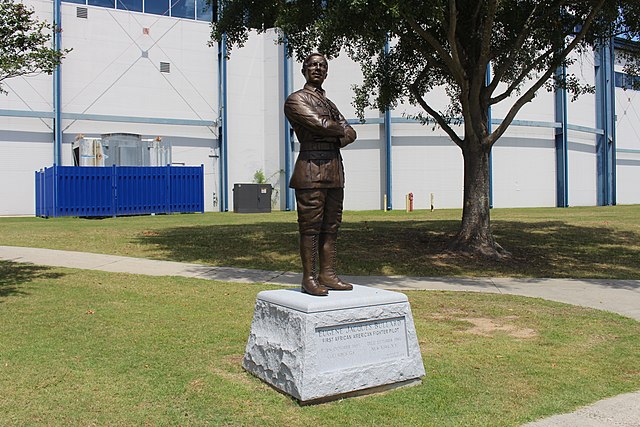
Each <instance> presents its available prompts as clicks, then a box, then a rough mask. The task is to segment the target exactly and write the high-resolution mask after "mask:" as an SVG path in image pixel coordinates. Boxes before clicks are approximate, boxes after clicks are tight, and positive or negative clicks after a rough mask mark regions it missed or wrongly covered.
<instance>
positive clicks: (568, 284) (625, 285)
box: [0, 246, 640, 427]
mask: <svg viewBox="0 0 640 427" xmlns="http://www.w3.org/2000/svg"><path fill="white" fill-rule="evenodd" d="M0 260H8V261H14V262H22V263H32V264H38V265H47V266H55V267H69V268H80V269H89V270H100V271H108V272H122V273H134V274H145V275H150V276H183V277H194V278H200V279H209V280H222V281H227V282H242V283H257V282H259V283H270V284H277V285H284V286H298V284H299V283H300V280H301V276H300V274H299V273H291V272H286V271H283V272H272V271H265V270H249V269H241V268H230V267H212V266H207V265H201V264H189V263H180V262H173V261H157V260H149V259H142V258H130V257H122V256H116V255H102V254H91V253H86V252H70V251H59V250H51V249H37V248H23V247H15V246H0ZM343 278H344V279H345V280H347V281H351V282H353V283H357V284H360V285H367V286H372V287H377V288H385V289H395V290H419V289H422V290H450V291H472V292H491V293H497V294H510V295H523V296H527V297H536V298H544V299H547V300H552V301H559V302H564V303H567V304H573V305H580V306H584V307H591V308H596V309H600V310H607V311H611V312H615V313H619V314H622V315H624V316H628V317H631V318H633V319H636V320H640V280H575V279H505V278H423V277H404V276H391V277H383V276H343ZM555 426H558V427H574V426H575V427H640V391H639V392H635V393H628V394H624V395H620V396H616V397H613V398H610V399H605V400H602V401H600V402H597V403H595V404H593V405H591V406H588V407H585V408H582V409H580V410H578V411H576V412H573V413H571V414H564V415H557V416H553V417H551V418H547V419H544V420H542V421H536V422H533V423H529V424H527V425H526V427H555Z"/></svg>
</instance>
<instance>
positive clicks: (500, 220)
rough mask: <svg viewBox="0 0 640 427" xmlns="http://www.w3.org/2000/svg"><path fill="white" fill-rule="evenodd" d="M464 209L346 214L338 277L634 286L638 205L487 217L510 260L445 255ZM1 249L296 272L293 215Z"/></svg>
mask: <svg viewBox="0 0 640 427" xmlns="http://www.w3.org/2000/svg"><path fill="white" fill-rule="evenodd" d="M460 217H461V211H460V210H436V211H434V212H429V211H416V212H412V213H406V212H403V211H391V212H386V213H385V212H381V211H367V212H350V211H349V212H345V215H344V222H343V227H342V229H341V236H340V240H339V253H340V268H339V270H340V272H341V273H343V274H353V275H409V276H510V277H574V278H618V279H638V278H640V205H634V206H613V207H584V208H581V207H580V208H568V209H557V208H535V209H493V210H492V224H493V231H494V234H495V236H496V239H497V240H498V242H499V243H500V244H502V246H503V247H505V248H506V249H507V250H509V251H510V252H511V253H512V254H513V257H512V258H511V259H510V260H508V261H504V262H488V261H486V260H481V259H475V258H470V257H460V256H456V255H452V254H449V253H446V251H445V249H446V246H447V242H448V240H449V239H450V238H451V236H453V235H454V234H455V232H456V231H457V229H458V227H459V224H460ZM0 230H2V232H1V233H0V245H16V246H34V247H45V248H55V249H69V250H77V251H89V252H97V253H108V254H116V255H127V256H136V257H145V258H155V259H167V260H175V261H185V262H196V263H205V264H211V265H222V266H236V267H247V268H261V269H267V270H276V271H277V270H280V271H285V270H287V271H299V269H300V267H299V264H300V262H299V259H298V246H297V245H298V243H297V241H298V236H297V224H296V213H295V212H273V213H270V214H234V213H208V214H204V215H201V214H192V215H157V216H141V217H125V218H107V219H101V220H96V219H82V218H56V219H41V218H0Z"/></svg>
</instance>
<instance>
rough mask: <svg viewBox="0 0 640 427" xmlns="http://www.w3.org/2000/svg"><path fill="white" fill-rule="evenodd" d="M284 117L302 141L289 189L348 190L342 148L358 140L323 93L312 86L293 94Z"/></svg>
mask: <svg viewBox="0 0 640 427" xmlns="http://www.w3.org/2000/svg"><path fill="white" fill-rule="evenodd" d="M284 113H285V115H286V116H287V118H288V119H289V122H290V123H291V126H292V127H293V130H294V131H295V133H296V136H297V138H298V141H300V154H299V155H298V159H297V160H296V164H295V167H294V169H293V174H292V175H291V181H290V182H289V187H291V188H295V189H310V188H341V187H344V168H343V166H342V157H341V156H340V148H342V147H344V146H346V145H347V144H350V143H352V142H353V141H355V139H356V131H355V130H353V128H352V127H351V126H349V124H348V123H347V120H346V119H345V118H344V116H343V115H342V114H340V111H338V108H337V107H336V106H335V104H334V103H333V102H331V101H329V100H328V99H327V98H326V97H325V95H324V91H323V90H322V89H317V88H315V87H314V86H312V85H310V84H306V85H304V88H303V89H301V90H299V91H297V92H294V93H292V94H291V95H289V97H288V98H287V101H286V102H285V104H284Z"/></svg>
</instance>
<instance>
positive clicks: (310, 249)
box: [300, 234, 329, 296]
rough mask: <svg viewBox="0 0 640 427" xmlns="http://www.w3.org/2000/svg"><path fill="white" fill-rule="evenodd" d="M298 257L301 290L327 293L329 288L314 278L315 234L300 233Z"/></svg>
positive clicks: (316, 243)
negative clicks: (300, 270)
mask: <svg viewBox="0 0 640 427" xmlns="http://www.w3.org/2000/svg"><path fill="white" fill-rule="evenodd" d="M300 259H301V260H302V292H306V293H308V294H310V295H316V296H326V295H329V290H328V289H327V288H325V287H324V286H322V285H320V284H319V283H318V280H317V278H316V260H317V259H318V235H317V234H301V235H300Z"/></svg>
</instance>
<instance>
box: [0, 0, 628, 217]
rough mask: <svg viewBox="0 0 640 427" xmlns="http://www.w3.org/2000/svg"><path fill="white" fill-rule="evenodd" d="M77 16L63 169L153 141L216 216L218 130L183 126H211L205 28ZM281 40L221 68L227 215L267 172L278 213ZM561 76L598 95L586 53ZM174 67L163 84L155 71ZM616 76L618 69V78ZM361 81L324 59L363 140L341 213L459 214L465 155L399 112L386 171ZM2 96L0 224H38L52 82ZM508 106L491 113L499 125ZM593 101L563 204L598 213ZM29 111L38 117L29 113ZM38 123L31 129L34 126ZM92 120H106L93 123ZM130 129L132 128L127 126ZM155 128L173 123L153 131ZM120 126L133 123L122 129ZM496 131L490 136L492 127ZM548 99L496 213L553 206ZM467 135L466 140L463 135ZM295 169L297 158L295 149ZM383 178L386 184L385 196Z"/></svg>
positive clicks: (521, 143) (379, 117)
mask: <svg viewBox="0 0 640 427" xmlns="http://www.w3.org/2000/svg"><path fill="white" fill-rule="evenodd" d="M28 2H29V4H30V5H32V6H33V7H34V8H35V9H36V13H37V15H38V16H39V17H40V18H41V19H47V20H51V15H52V10H51V9H52V3H51V2H50V1H48V0H28ZM77 7H78V5H75V4H70V3H63V4H62V16H63V17H62V24H63V25H62V27H63V30H64V32H63V46H64V47H65V48H72V49H73V51H72V52H71V53H69V55H68V57H67V59H66V60H65V62H64V64H63V66H62V97H61V101H62V108H61V110H62V113H63V120H62V126H63V132H64V138H63V144H62V164H64V165H70V164H73V159H72V155H71V144H72V143H73V141H74V140H75V138H76V136H77V135H80V134H82V135H85V136H88V137H96V136H100V135H101V134H104V133H117V132H125V133H136V134H141V135H142V136H143V137H144V138H154V137H156V136H161V137H162V138H163V139H164V140H165V141H170V142H171V144H172V147H173V149H172V161H173V163H174V164H185V165H200V164H204V166H205V209H206V210H210V211H211V210H220V209H222V208H223V206H222V205H221V200H220V197H221V194H222V193H223V191H222V190H223V189H222V188H221V187H220V186H221V164H220V154H221V153H220V144H219V141H218V133H219V129H218V126H217V124H216V125H213V126H204V125H202V124H200V125H198V126H192V125H187V121H190V120H198V121H207V122H214V121H215V120H217V119H218V117H219V114H220V111H219V105H218V103H219V101H218V99H219V95H220V93H221V92H220V90H221V89H220V87H219V86H218V82H219V76H218V61H217V56H218V51H217V48H216V47H215V46H214V47H209V46H208V45H207V43H208V42H209V32H210V27H209V25H208V24H207V23H206V22H202V21H195V20H189V19H177V18H171V17H166V16H158V15H148V14H143V13H138V12H128V11H123V10H116V9H107V8H101V7H91V6H84V7H86V8H87V12H88V14H87V18H78V17H77V14H76V12H77ZM276 38H277V36H276V34H275V32H273V31H267V32H266V33H263V34H257V33H253V34H252V35H251V36H250V38H249V40H248V41H247V43H246V46H245V47H244V48H241V49H234V50H233V52H232V54H231V56H230V59H229V60H228V61H227V82H228V83H227V86H226V95H227V111H226V113H227V118H228V120H227V123H226V128H227V144H228V145H227V147H228V152H227V163H228V175H227V178H228V179H227V182H228V186H227V188H226V191H227V194H228V200H227V207H228V209H229V210H232V209H233V203H232V200H233V192H232V189H233V185H234V184H236V183H246V182H252V181H253V178H254V174H255V173H256V172H257V171H259V170H261V171H262V172H263V173H264V174H265V176H266V177H267V178H268V180H269V182H270V183H271V184H272V185H274V187H275V188H276V191H277V193H278V195H277V197H274V205H273V206H274V208H276V209H278V208H284V205H285V203H284V201H285V192H286V188H287V184H288V183H287V182H286V179H285V170H286V168H287V165H286V164H285V151H286V150H287V147H285V144H284V140H285V131H286V130H285V127H284V123H285V122H284V114H283V112H282V105H283V102H284V98H285V88H284V73H285V72H286V65H285V64H286V62H285V57H284V51H283V48H282V46H279V45H277V44H276V43H275V41H276ZM575 59H576V60H575V62H574V64H573V65H571V67H570V68H569V70H568V71H569V73H573V74H575V75H576V76H578V77H579V78H581V79H582V80H583V81H585V82H587V83H590V84H593V83H594V79H595V76H594V60H593V56H592V55H588V54H585V55H582V56H579V57H576V58H575ZM161 62H164V63H168V64H170V72H169V73H166V72H161V71H160V63H161ZM291 68H292V69H293V72H292V83H291V86H292V88H293V90H297V89H299V88H301V87H302V86H303V85H304V78H303V76H302V73H301V72H300V69H301V64H300V63H298V62H296V61H293V63H292V64H291ZM620 69H621V64H618V65H617V70H618V71H619V70H620ZM360 81H361V73H360V70H359V67H358V66H357V64H354V63H353V62H351V60H349V59H348V58H347V57H346V55H341V56H339V57H338V58H335V59H333V60H331V61H330V66H329V76H328V79H327V81H326V83H325V89H326V91H327V95H328V97H329V98H330V99H332V100H333V101H334V102H335V103H336V104H337V105H338V107H339V108H340V110H341V112H342V113H343V114H344V115H345V116H346V117H347V119H349V120H351V121H352V122H353V123H354V125H353V126H354V128H355V129H356V131H357V132H358V140H357V141H356V142H355V143H354V144H352V145H350V146H349V147H347V148H345V149H344V150H343V151H342V155H343V158H344V164H345V170H346V189H345V192H346V193H345V208H347V209H381V208H383V207H384V197H385V195H387V196H388V197H390V201H391V203H392V205H393V207H394V208H395V209H404V207H405V196H406V195H407V194H408V193H413V195H414V206H415V207H416V208H418V209H426V208H429V207H430V205H431V195H432V194H433V202H434V207H435V208H437V209H439V208H459V207H461V206H462V197H463V161H462V160H463V159H462V155H461V151H460V149H459V148H458V147H457V146H456V145H455V144H454V143H453V142H452V141H451V140H450V138H449V137H448V136H447V135H446V133H444V132H443V131H442V130H441V129H439V128H437V127H436V128H434V127H433V126H432V125H424V126H423V125H421V124H419V123H410V122H406V120H405V122H402V123H401V122H399V120H400V119H402V118H407V117H411V116H412V115H414V114H416V113H419V112H420V111H421V110H420V109H419V108H418V107H415V106H411V105H406V104H400V105H399V106H398V107H397V108H396V109H395V110H393V111H392V112H391V115H392V117H393V118H394V119H396V120H395V121H394V123H393V124H392V128H391V129H392V137H391V143H392V153H391V159H390V160H391V161H390V164H391V169H390V170H387V159H386V153H385V150H386V139H385V127H384V124H383V114H382V113H381V112H379V111H373V110H369V111H366V112H365V117H366V119H367V120H368V124H359V123H356V120H355V119H356V116H355V109H354V107H353V105H352V104H351V102H352V98H353V90H352V85H353V84H358V83H359V82H360ZM6 85H7V89H8V90H9V95H7V96H0V110H12V111H14V112H15V111H18V112H22V113H20V114H17V115H19V116H21V117H15V116H16V114H13V116H9V115H6V114H4V115H0V197H2V199H1V200H3V201H10V202H4V203H2V205H0V215H17V214H27V215H29V214H33V212H34V201H33V198H34V194H33V193H34V190H33V189H34V171H36V170H38V169H41V168H43V167H47V166H51V164H52V163H53V143H52V140H53V123H52V119H51V112H52V111H53V104H54V100H53V96H52V77H51V76H47V75H39V76H35V77H29V78H16V79H12V80H9V81H7V82H6ZM638 93H639V92H637V91H633V90H626V91H624V90H622V89H618V90H617V92H616V109H617V123H616V124H617V146H618V153H617V157H618V162H617V169H616V171H617V196H618V203H640V193H639V190H638V186H637V184H636V183H637V182H640V142H639V140H640V125H638V123H639V122H640V120H639V119H638V117H637V116H638V114H640V102H639V101H640V98H638V97H637V96H636V95H637V94H638ZM428 100H429V101H430V102H431V103H433V104H434V105H435V106H436V107H437V108H438V109H444V108H445V107H446V104H447V98H446V95H445V94H444V92H443V91H442V90H441V89H436V90H434V91H432V92H431V93H430V94H429V95H428ZM509 107H510V104H509V103H504V104H502V103H501V104H499V105H496V106H494V108H493V109H492V115H493V119H494V120H496V121H499V120H500V119H502V118H503V117H504V116H505V115H506V114H507V111H508V108H509ZM595 111H596V99H595V96H594V95H585V96H582V97H581V98H580V99H579V100H578V101H576V102H570V103H569V105H568V111H567V116H568V122H569V124H570V125H573V127H572V128H571V129H572V130H570V131H569V133H568V149H569V150H568V151H569V152H568V175H569V183H568V188H569V205H572V206H577V205H595V204H596V203H597V197H596V194H597V188H596V186H597V181H596V174H597V164H596V159H597V156H596V133H595V132H596V130H595V128H596V121H595V120H596V119H595V117H596V116H595ZM34 112H35V113H34ZM37 112H43V114H41V115H42V116H43V117H39V118H38V117H36V118H33V117H25V116H27V115H29V114H32V115H38V113H37ZM96 117H98V118H101V120H96ZM132 118H133V119H132ZM159 119H171V120H173V122H174V123H176V121H178V122H177V123H180V121H182V124H171V125H170V124H158V123H155V122H156V121H157V120H159ZM126 120H134V121H136V122H135V123H133V122H127V121H126ZM495 126H496V125H495V124H494V127H495ZM556 126H557V123H556V119H555V114H554V94H553V93H549V92H546V91H544V90H543V91H541V92H540V93H539V94H538V96H537V97H536V98H535V99H534V100H533V102H531V103H529V104H527V105H525V107H524V108H523V109H522V110H521V112H520V114H519V115H518V116H517V117H516V121H515V122H514V124H513V125H512V126H511V127H510V128H509V130H508V131H507V132H506V133H505V134H504V136H503V137H502V138H501V139H500V140H499V141H498V142H497V144H496V145H495V147H494V149H493V153H492V165H493V175H492V190H493V191H492V194H493V205H494V206H495V207H530V206H555V204H556V157H555V140H554V135H555V127H556ZM457 130H458V131H459V134H460V135H461V136H462V129H461V128H457ZM294 147H295V149H294V153H293V154H294V158H293V160H295V155H296V154H297V150H298V149H299V145H298V144H297V143H295V144H294ZM387 174H389V175H390V178H391V181H392V187H391V189H388V188H386V187H387V184H386V181H387Z"/></svg>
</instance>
